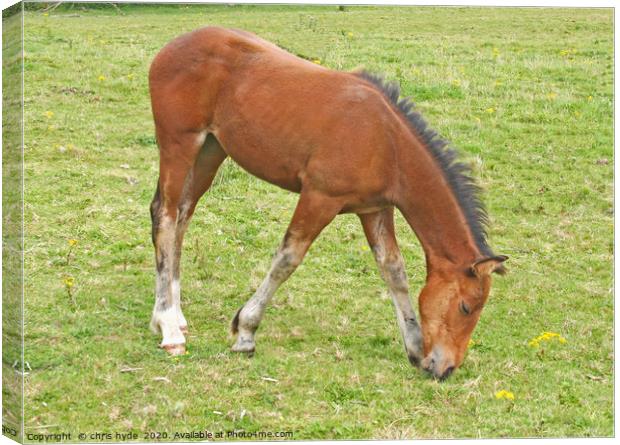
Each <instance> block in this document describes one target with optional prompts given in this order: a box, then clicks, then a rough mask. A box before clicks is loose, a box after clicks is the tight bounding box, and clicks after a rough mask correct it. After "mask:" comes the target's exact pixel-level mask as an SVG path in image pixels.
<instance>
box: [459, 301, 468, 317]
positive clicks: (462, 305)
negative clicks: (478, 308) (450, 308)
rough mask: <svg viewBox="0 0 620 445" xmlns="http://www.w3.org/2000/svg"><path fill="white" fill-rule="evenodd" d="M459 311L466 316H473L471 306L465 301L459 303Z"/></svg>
mask: <svg viewBox="0 0 620 445" xmlns="http://www.w3.org/2000/svg"><path fill="white" fill-rule="evenodd" d="M459 310H460V311H461V312H462V313H463V314H464V315H469V314H471V309H470V308H469V306H468V305H467V304H466V303H465V302H464V301H463V300H461V302H460V303H459Z"/></svg>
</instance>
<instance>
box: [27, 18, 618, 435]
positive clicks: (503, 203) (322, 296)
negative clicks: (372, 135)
mask: <svg viewBox="0 0 620 445" xmlns="http://www.w3.org/2000/svg"><path fill="white" fill-rule="evenodd" d="M80 8H81V7H80V6H74V7H67V8H65V9H62V8H58V9H56V10H55V11H53V12H51V13H50V14H49V15H48V16H45V15H43V14H42V13H41V12H37V11H30V12H27V13H26V18H25V23H26V32H25V39H26V42H25V51H26V54H25V73H26V86H25V91H26V98H25V125H26V138H25V157H26V166H25V178H26V192H25V199H26V205H25V214H26V216H25V217H26V240H25V249H26V264H25V267H26V284H25V286H26V290H25V292H26V302H25V304H26V313H25V316H26V326H25V332H26V351H25V357H26V361H27V362H28V363H29V365H30V367H31V368H32V370H31V371H30V373H29V374H28V375H27V377H26V383H25V388H26V390H25V391H26V392H25V398H26V402H25V403H26V409H25V413H26V415H25V425H26V433H28V432H30V433H35V432H36V433H42V432H43V433H51V432H72V433H73V435H74V440H77V438H76V435H77V433H78V432H86V433H90V432H95V431H109V432H117V431H118V432H121V431H122V432H127V431H134V432H136V433H139V434H140V436H139V438H140V439H142V438H143V433H145V432H149V431H164V432H167V433H168V434H169V436H168V439H170V438H171V437H172V435H173V433H174V432H175V431H176V432H189V431H193V430H205V429H206V430H210V431H228V430H244V431H250V432H251V431H293V432H294V436H293V438H294V439H319V438H321V439H328V438H356V439H361V438H423V437H433V438H438V437H508V436H509V437H557V436H611V435H612V434H613V414H612V406H613V395H612V394H613V338H612V335H613V331H612V323H613V293H612V258H613V204H612V178H613V131H612V113H613V107H612V101H613V96H612V88H613V67H612V66H613V33H612V31H613V29H612V20H613V13H612V10H611V9H532V8H530V9H510V8H501V9H500V8H428V7H408V8H405V7H402V8H388V7H347V10H346V11H345V12H339V11H338V10H337V8H336V7H286V6H269V7H266V6H235V7H229V6H194V7H182V6H161V7H154V6H149V7H136V6H122V7H121V12H122V14H121V13H119V11H117V10H116V9H113V8H102V9H97V10H95V9H92V8H88V9H80ZM208 24H217V25H223V26H234V27H238V28H243V29H247V30H250V31H253V32H255V33H257V34H259V35H261V36H263V37H264V38H266V39H268V40H271V41H273V42H275V43H277V44H279V45H281V46H283V47H285V48H287V49H288V50H290V51H291V52H294V53H297V54H300V55H303V56H305V57H311V58H313V59H320V61H321V63H322V64H323V65H325V66H328V67H331V68H334V69H342V70H349V69H353V68H355V67H359V66H364V67H366V68H368V69H370V70H373V71H377V72H382V73H385V74H386V75H387V77H388V78H390V79H395V80H398V81H399V82H400V83H401V85H402V87H403V94H404V95H411V96H413V98H414V100H415V101H416V102H417V104H418V107H419V109H420V110H421V111H422V112H423V113H424V115H425V116H426V118H427V120H428V121H429V122H430V123H431V125H432V126H433V127H435V128H436V129H437V130H438V131H439V132H440V133H441V134H442V135H444V136H445V137H447V138H449V139H450V140H452V141H453V142H454V143H455V145H456V146H458V147H460V148H461V149H462V151H463V153H464V154H465V156H466V159H467V160H468V162H471V164H472V166H473V167H474V171H475V174H476V176H477V177H478V178H479V182H480V184H481V185H482V186H483V188H484V189H485V201H486V203H487V206H488V208H489V212H490V214H491V217H492V226H491V231H490V239H491V244H492V246H493V248H494V250H495V251H496V252H498V253H501V254H507V255H509V256H510V261H509V268H510V273H509V274H508V275H507V276H505V277H502V278H497V279H496V280H495V282H494V287H493V291H492V296H491V298H490V300H489V303H488V305H487V307H486V308H485V310H484V312H483V315H482V318H481V320H480V323H479V325H478V327H477V328H476V331H475V332H474V336H473V338H474V340H475V342H476V344H475V345H474V346H473V347H472V348H471V349H470V351H469V353H468V355H467V357H466V359H465V361H464V363H463V366H462V367H461V368H460V369H459V370H458V371H457V372H456V373H455V374H454V375H453V376H452V377H451V378H450V379H449V380H448V381H446V382H444V383H438V382H436V381H434V380H432V379H429V378H428V377H427V376H425V375H423V374H422V373H421V372H419V371H418V370H416V369H414V368H412V367H411V366H410V365H409V363H408V361H407V359H406V356H405V354H404V351H403V347H402V345H401V340H400V335H399V333H398V329H397V326H396V322H395V319H394V313H393V309H392V307H391V302H390V301H389V299H388V298H387V297H386V295H387V294H386V291H385V286H384V284H383V283H382V281H381V279H380V277H379V274H378V273H377V271H376V268H375V265H374V261H373V259H372V255H371V254H370V252H369V251H368V250H367V249H366V248H365V245H366V242H365V239H364V236H363V233H362V230H361V227H360V225H359V223H358V220H357V218H356V217H355V216H354V215H345V216H341V217H338V218H337V219H336V221H334V222H333V223H332V224H331V225H330V226H329V227H328V228H327V229H326V230H325V231H324V233H323V234H322V235H321V237H320V238H319V239H318V240H317V242H316V243H315V244H314V245H313V246H312V248H311V250H310V252H309V254H308V256H307V257H306V260H305V262H304V264H303V265H302V266H301V267H300V268H299V270H298V271H297V272H296V273H295V275H293V277H292V278H291V279H290V280H289V281H288V282H287V283H286V284H285V285H284V286H283V287H282V288H281V289H280V290H279V291H278V293H277V294H276V298H275V299H274V302H273V304H272V305H271V306H270V308H269V309H268V310H267V313H266V317H265V319H264V322H263V324H262V326H261V329H260V331H259V335H258V349H257V354H256V355H255V356H254V358H252V359H248V358H246V357H243V356H238V355H235V354H232V353H231V352H229V347H230V345H231V339H230V338H229V337H228V329H229V321H230V319H231V318H232V316H233V314H234V313H235V311H236V309H237V308H238V307H239V306H240V305H241V304H243V303H244V302H245V301H246V300H247V299H248V298H249V296H250V295H251V293H252V291H253V289H255V288H256V287H257V285H258V284H259V282H260V280H261V279H262V277H263V276H264V274H265V273H266V271H267V269H268V267H269V263H270V258H271V255H272V253H273V252H274V250H275V248H276V247H277V245H278V243H279V242H280V240H281V237H282V236H283V234H284V230H285V228H286V226H287V224H288V221H289V218H290V216H291V214H292V210H293V208H294V205H295V202H296V196H295V195H294V194H290V193H288V192H285V191H283V190H280V189H278V188H276V187H275V186H272V185H269V184H267V183H264V182H261V181H259V180H257V179H255V178H253V177H250V176H249V175H248V174H246V173H245V172H243V171H242V170H241V169H239V168H238V167H237V166H235V165H234V164H233V163H232V162H230V161H226V163H225V164H224V166H223V167H222V169H221V170H220V173H219V176H218V178H217V179H216V183H215V185H214V187H213V188H212V189H211V191H210V192H209V193H208V194H207V195H206V196H205V197H204V198H203V200H202V201H201V203H200V205H199V208H198V210H197V212H196V215H195V217H194V220H193V222H192V225H191V227H190V229H189V232H188V235H187V237H186V243H185V250H184V256H183V265H182V268H183V300H184V311H185V315H186V316H187V318H188V320H189V323H190V330H191V333H190V335H189V338H188V342H189V343H188V344H189V353H188V354H187V355H185V356H183V357H180V358H170V357H167V356H166V355H165V353H164V352H163V351H161V350H159V349H158V348H157V343H158V340H159V339H158V337H156V336H154V335H153V334H151V333H150V332H149V331H148V329H147V327H148V323H149V319H150V315H151V309H152V304H153V287H154V265H153V252H152V246H151V242H150V220H149V213H148V205H149V203H150V200H151V197H152V195H153V192H154V186H155V182H156V178H157V170H158V153H157V147H156V145H155V142H154V138H153V123H152V118H151V114H150V104H149V97H148V89H147V72H148V67H149V63H150V61H151V59H152V58H153V56H154V55H155V54H156V53H157V51H158V50H159V49H160V48H161V47H162V46H163V45H164V44H165V43H166V42H168V41H169V40H170V39H172V38H173V37H175V36H177V35H179V34H181V33H183V32H186V31H189V30H192V29H195V28H197V27H200V26H203V25H208ZM47 112H51V113H53V114H51V113H47ZM46 113H47V114H46ZM397 231H398V233H399V241H400V244H401V248H402V250H403V254H404V256H405V260H406V263H407V269H408V274H409V277H410V282H411V288H412V293H413V294H414V295H413V298H414V300H415V297H416V295H417V290H419V289H420V287H421V285H422V284H423V282H424V276H425V270H424V261H423V254H422V251H421V249H420V247H419V244H418V242H417V240H416V238H415V236H414V234H413V233H412V232H411V230H410V229H409V228H408V227H407V226H406V224H405V222H404V220H403V219H402V217H400V216H399V217H398V220H397ZM70 239H76V240H78V244H77V246H75V248H73V250H72V251H71V253H70V254H69V249H70V246H69V244H68V240H70ZM67 277H73V278H74V279H75V285H74V287H73V288H72V294H73V295H72V298H73V300H74V301H75V303H73V302H72V298H70V296H69V295H68V293H67V290H66V288H65V285H64V284H63V280H64V279H65V278H67ZM543 331H553V332H557V333H560V334H561V335H562V336H564V337H565V338H566V339H567V342H566V343H565V344H561V343H558V342H547V343H544V344H543V345H542V346H541V347H540V348H533V347H530V346H528V341H529V340H531V339H532V338H534V337H537V336H538V335H540V334H541V332H543ZM126 368H136V369H134V370H132V371H130V372H124V370H126ZM265 378H268V379H275V380H277V381H271V380H268V379H265ZM501 389H505V390H509V391H512V392H513V393H514V396H515V399H514V401H507V400H497V399H496V398H495V396H494V394H495V393H496V392H497V391H499V390H501ZM242 413H244V415H242ZM87 440H88V439H87Z"/></svg>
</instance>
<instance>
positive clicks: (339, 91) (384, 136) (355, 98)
mask: <svg viewBox="0 0 620 445" xmlns="http://www.w3.org/2000/svg"><path fill="white" fill-rule="evenodd" d="M150 85H151V95H152V100H153V109H154V114H155V120H156V122H158V121H159V122H160V123H161V125H164V126H165V125H176V126H177V127H179V126H184V127H186V128H195V129H196V130H195V131H200V130H202V129H206V130H207V131H208V132H210V133H213V134H214V135H215V137H216V138H217V139H218V141H219V142H220V143H221V144H222V146H223V147H224V150H225V151H226V153H227V154H228V155H229V156H231V157H232V158H233V159H234V160H235V161H236V162H237V163H238V164H240V165H241V166H242V167H243V168H245V169H246V170H247V171H249V172H250V173H252V174H254V175H255V176H258V177H259V178H262V179H264V180H266V181H268V182H271V183H274V184H277V185H279V186H281V187H283V188H286V189H289V190H294V191H299V189H300V188H301V186H302V177H305V178H306V179H305V180H306V181H314V182H316V186H317V187H322V186H323V185H325V184H328V185H329V188H330V189H331V190H330V192H332V193H338V194H339V193H349V192H350V191H351V190H350V188H351V185H352V184H362V183H363V184H366V185H367V186H368V187H369V188H371V189H372V190H375V191H378V190H379V189H384V188H385V187H386V186H387V185H386V183H385V181H386V179H385V178H386V177H390V176H391V175H387V174H386V175H375V176H376V177H377V181H373V182H372V183H370V182H369V181H368V179H364V178H363V177H362V176H363V175H365V172H366V170H367V169H368V166H369V165H373V167H374V168H375V169H378V170H379V171H383V170H385V169H388V168H389V166H388V164H389V163H392V164H393V161H394V155H393V153H390V150H391V148H390V145H393V144H391V142H390V141H393V140H394V137H393V135H389V133H394V132H396V131H398V129H397V127H398V126H399V123H398V119H395V114H394V111H393V109H392V107H391V106H390V105H389V104H387V102H386V99H385V97H384V96H383V95H382V94H381V93H380V92H379V91H377V90H376V88H374V87H373V86H372V85H370V84H369V83H368V82H367V81H365V80H364V79H362V78H360V77H359V76H357V75H355V74H352V73H347V72H340V71H334V70H330V69H327V68H325V67H322V66H319V65H317V64H314V63H312V62H309V61H307V60H304V59H300V58H298V57H296V56H294V55H292V54H290V53H288V52H286V51H284V50H282V49H280V48H279V47H277V46H275V45H273V44H271V43H269V42H267V41H265V40H262V39H261V38H259V37H257V36H254V35H253V34H250V33H247V32H244V31H237V30H229V29H223V28H217V27H208V28H202V29H199V30H196V31H194V32H191V33H189V34H186V35H183V36H181V37H179V38H177V39H175V40H173V41H172V42H170V43H169V44H168V45H166V47H164V48H163V49H162V50H161V51H160V53H159V54H158V55H157V56H156V58H155V60H154V61H153V64H152V67H151V73H150ZM159 109H165V110H166V112H161V113H159V114H160V116H159V119H158V110H159ZM180 120H182V122H179V121H180ZM356 187H359V186H358V185H356Z"/></svg>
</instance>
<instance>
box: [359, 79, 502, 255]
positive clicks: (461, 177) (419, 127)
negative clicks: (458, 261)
mask: <svg viewBox="0 0 620 445" xmlns="http://www.w3.org/2000/svg"><path fill="white" fill-rule="evenodd" d="M356 74H357V75H358V76H359V77H361V78H362V79H364V80H367V81H368V82H370V83H372V84H373V85H374V86H376V87H377V88H378V89H379V90H380V91H381V92H382V93H383V94H384V95H385V96H386V97H387V98H388V99H389V100H390V102H392V104H393V105H394V107H396V108H397V109H398V110H399V111H400V112H401V113H402V115H403V116H404V117H405V118H406V119H407V122H408V123H409V127H410V128H411V130H412V131H414V132H415V134H416V135H417V136H418V137H419V138H420V139H421V140H422V142H423V143H424V145H425V147H426V148H427V149H428V151H429V152H430V153H431V154H432V155H433V158H434V159H435V161H436V162H437V164H438V165H439V167H440V169H441V171H442V172H443V174H444V177H445V178H446V181H447V182H448V184H450V188H451V189H452V191H453V193H454V196H455V197H456V200H457V201H458V203H459V205H460V207H461V210H462V211H463V214H464V215H465V219H466V220H467V224H468V225H469V228H470V231H471V233H472V236H473V237H474V240H475V242H476V246H477V247H478V249H479V250H480V253H481V254H482V255H483V256H486V257H491V256H493V253H492V251H491V248H490V247H489V245H488V243H487V227H488V221H489V217H488V215H487V212H486V209H485V207H484V204H483V203H482V201H481V200H480V187H479V186H478V185H477V184H476V183H475V182H474V179H473V177H472V172H471V168H469V167H468V166H467V165H466V164H464V163H463V162H460V161H459V160H458V158H459V155H458V153H457V152H456V150H455V149H454V148H452V147H450V144H449V142H448V141H446V140H445V139H443V138H441V137H440V136H439V135H438V134H437V132H436V131H434V130H432V129H431V128H429V127H428V124H427V123H426V121H425V120H424V119H423V118H422V115H421V114H420V113H418V112H417V111H415V104H414V103H413V102H411V101H410V100H409V98H402V99H401V98H400V86H399V85H398V83H397V82H390V81H386V80H385V79H384V78H383V77H381V76H379V75H376V74H372V73H369V72H367V71H362V72H359V73H356Z"/></svg>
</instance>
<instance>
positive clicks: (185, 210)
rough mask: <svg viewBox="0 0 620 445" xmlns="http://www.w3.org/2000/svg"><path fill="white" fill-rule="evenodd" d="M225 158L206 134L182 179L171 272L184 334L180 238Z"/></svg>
mask: <svg viewBox="0 0 620 445" xmlns="http://www.w3.org/2000/svg"><path fill="white" fill-rule="evenodd" d="M224 159H226V153H225V152H224V150H223V149H222V147H221V146H220V144H219V143H218V142H217V140H216V139H215V137H214V136H213V135H208V136H207V137H206V140H205V143H204V145H203V146H202V148H201V149H200V152H199V153H198V157H197V158H196V162H195V163H194V166H193V167H192V169H191V170H190V172H189V174H188V176H187V178H186V180H185V181H186V183H185V191H184V192H183V193H182V195H181V198H182V200H181V203H180V206H179V215H178V218H177V227H176V239H175V255H174V265H173V272H172V297H173V300H174V305H175V307H176V309H177V317H178V320H179V328H180V329H181V332H182V333H183V334H187V332H188V328H187V320H186V319H185V316H184V315H183V311H182V310H181V270H180V269H181V252H182V249H183V238H184V236H185V232H186V231H187V227H188V226H189V222H190V219H191V218H192V215H193V214H194V210H195V209H196V204H197V203H198V201H199V200H200V198H201V197H202V195H204V194H205V193H206V191H207V190H209V187H211V184H212V183H213V179H214V178H215V175H216V173H217V170H218V168H219V167H220V165H221V164H222V162H223V161H224Z"/></svg>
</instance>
